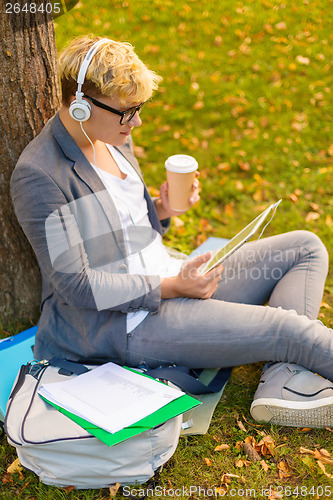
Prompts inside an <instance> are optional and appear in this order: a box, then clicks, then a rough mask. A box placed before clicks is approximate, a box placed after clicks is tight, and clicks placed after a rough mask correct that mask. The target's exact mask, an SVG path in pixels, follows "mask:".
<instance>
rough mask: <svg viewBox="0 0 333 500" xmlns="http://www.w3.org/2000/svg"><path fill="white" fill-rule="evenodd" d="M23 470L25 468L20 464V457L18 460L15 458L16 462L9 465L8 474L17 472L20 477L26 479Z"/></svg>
mask: <svg viewBox="0 0 333 500" xmlns="http://www.w3.org/2000/svg"><path fill="white" fill-rule="evenodd" d="M22 470H23V467H22V465H21V464H20V460H19V459H18V458H17V459H16V460H14V462H13V463H12V464H10V465H9V467H7V472H8V474H15V473H16V472H17V473H18V475H19V478H20V479H21V480H22V479H24V476H23V474H22Z"/></svg>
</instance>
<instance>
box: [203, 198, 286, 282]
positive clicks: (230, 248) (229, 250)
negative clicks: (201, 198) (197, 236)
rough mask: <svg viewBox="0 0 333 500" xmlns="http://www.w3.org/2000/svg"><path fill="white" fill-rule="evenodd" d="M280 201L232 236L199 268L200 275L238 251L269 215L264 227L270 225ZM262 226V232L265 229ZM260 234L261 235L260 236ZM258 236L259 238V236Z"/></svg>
mask: <svg viewBox="0 0 333 500" xmlns="http://www.w3.org/2000/svg"><path fill="white" fill-rule="evenodd" d="M281 201H282V200H279V201H277V202H276V203H273V204H272V205H270V206H269V207H268V208H266V210H264V212H262V213H261V214H260V215H258V217H256V218H255V219H254V220H253V221H252V222H250V224H249V225H248V226H246V227H245V228H244V229H242V230H241V231H240V232H239V233H238V234H236V236H234V237H233V238H232V239H231V240H230V241H229V242H228V243H227V244H226V245H225V246H223V247H222V248H219V249H218V250H216V251H215V252H214V253H213V255H212V257H211V258H210V259H209V261H208V262H205V263H204V264H203V265H202V266H201V267H200V268H199V270H200V273H201V274H206V273H208V271H210V270H211V269H213V268H214V267H215V266H218V265H219V264H222V262H224V261H225V260H226V259H227V258H228V257H230V255H232V254H233V253H234V252H236V250H238V249H239V248H240V247H241V246H242V245H244V243H246V242H247V241H248V240H250V239H251V238H252V237H253V236H254V234H255V233H256V232H257V231H258V229H259V228H260V226H262V224H263V223H264V222H265V220H267V218H268V217H269V215H271V218H270V219H269V220H268V222H267V223H266V226H267V225H268V224H269V223H270V221H271V220H272V218H273V216H274V214H275V211H276V209H277V207H278V205H279V204H280V203H281ZM266 226H264V228H263V230H262V232H263V231H264V229H265V228H266ZM262 232H261V234H262ZM261 234H260V236H261Z"/></svg>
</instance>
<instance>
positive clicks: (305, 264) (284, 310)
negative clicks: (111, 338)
mask: <svg viewBox="0 0 333 500" xmlns="http://www.w3.org/2000/svg"><path fill="white" fill-rule="evenodd" d="M327 270H328V254H327V251H326V249H325V247H324V245H323V244H322V242H321V241H320V239H319V238H318V237H317V236H316V235H315V234H314V233H311V232H308V231H293V232H289V233H285V234H281V235H278V236H272V237H269V238H264V239H261V240H258V241H255V242H250V243H247V244H246V245H244V246H243V247H242V248H241V249H240V250H238V251H237V252H236V253H235V254H234V255H233V256H231V257H230V258H229V259H228V260H227V261H226V262H225V263H224V271H223V273H222V277H221V280H220V283H219V286H218V289H217V290H216V292H215V293H214V295H213V296H212V298H210V299H206V300H201V299H189V298H177V299H168V300H163V301H162V302H161V306H160V308H159V311H158V312H157V313H155V314H149V315H148V316H147V317H146V319H145V320H144V321H143V322H142V323H141V324H140V325H138V326H137V328H135V329H134V330H133V331H132V332H131V333H130V334H129V335H128V351H127V364H128V365H131V366H137V365H140V364H145V365H147V366H149V367H157V366H159V365H161V364H170V363H175V364H177V365H185V366H188V367H192V368H210V367H227V366H236V365H242V364H247V363H254V362H258V361H284V362H293V363H297V364H300V365H302V366H305V367H306V368H308V369H310V370H312V371H314V372H317V373H319V374H321V375H322V376H324V377H326V378H329V379H330V380H332V381H333V331H332V330H331V329H330V328H327V327H325V326H324V325H323V324H322V322H321V321H318V320H316V318H317V316H318V312H319V308H320V303H321V299H322V294H323V289H324V283H325V279H326V275H327ZM265 304H268V305H265Z"/></svg>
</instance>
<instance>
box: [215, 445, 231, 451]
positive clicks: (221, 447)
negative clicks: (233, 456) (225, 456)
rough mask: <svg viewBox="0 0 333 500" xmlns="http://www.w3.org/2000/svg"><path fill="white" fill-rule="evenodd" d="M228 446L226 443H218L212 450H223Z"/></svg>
mask: <svg viewBox="0 0 333 500" xmlns="http://www.w3.org/2000/svg"><path fill="white" fill-rule="evenodd" d="M229 448H230V446H229V445H228V444H219V445H218V446H216V448H214V451H224V450H228V449H229Z"/></svg>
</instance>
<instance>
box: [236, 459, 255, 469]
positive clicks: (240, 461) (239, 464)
mask: <svg viewBox="0 0 333 500" xmlns="http://www.w3.org/2000/svg"><path fill="white" fill-rule="evenodd" d="M250 464H251V462H250V460H246V459H245V458H238V459H237V460H236V461H235V467H244V465H245V467H248V466H249V465H250Z"/></svg>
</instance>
